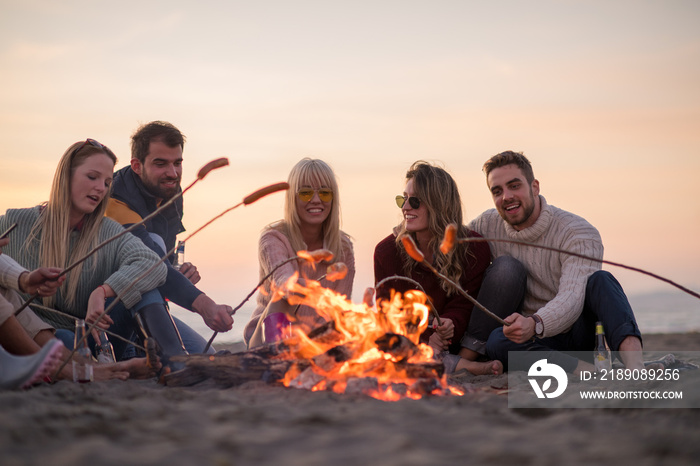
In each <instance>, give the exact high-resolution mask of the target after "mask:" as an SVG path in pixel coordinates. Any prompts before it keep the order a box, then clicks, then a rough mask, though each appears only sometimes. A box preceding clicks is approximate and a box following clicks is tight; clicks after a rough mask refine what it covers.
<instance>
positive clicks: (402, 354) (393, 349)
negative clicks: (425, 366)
mask: <svg viewBox="0 0 700 466" xmlns="http://www.w3.org/2000/svg"><path fill="white" fill-rule="evenodd" d="M374 342H375V343H376V344H377V348H379V349H380V350H381V351H383V352H385V353H387V354H390V355H391V356H392V357H393V358H394V359H395V360H396V361H399V362H401V361H404V360H406V359H409V358H410V357H412V356H415V355H416V354H418V346H417V345H416V344H414V343H413V342H412V341H411V340H409V339H408V338H406V337H405V336H403V335H398V334H396V333H386V334H384V335H383V336H381V337H379V338H377V339H376V340H374Z"/></svg>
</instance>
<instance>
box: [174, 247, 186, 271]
mask: <svg viewBox="0 0 700 466" xmlns="http://www.w3.org/2000/svg"><path fill="white" fill-rule="evenodd" d="M184 263H185V242H184V241H178V242H177V249H175V263H174V264H173V267H175V270H180V267H182V264H184Z"/></svg>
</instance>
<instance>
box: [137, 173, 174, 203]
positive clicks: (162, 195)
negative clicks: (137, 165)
mask: <svg viewBox="0 0 700 466" xmlns="http://www.w3.org/2000/svg"><path fill="white" fill-rule="evenodd" d="M141 181H143V185H144V186H145V188H146V190H147V191H148V192H149V193H151V194H152V195H154V196H155V197H157V198H159V199H163V200H168V199H170V198H172V197H173V196H174V195H176V194H177V193H179V192H180V179H179V178H164V179H163V180H158V181H156V182H155V183H154V182H152V181H151V179H150V178H148V176H144V177H142V178H141ZM160 181H176V182H177V184H176V185H175V186H173V187H172V188H165V187H163V186H161V185H160Z"/></svg>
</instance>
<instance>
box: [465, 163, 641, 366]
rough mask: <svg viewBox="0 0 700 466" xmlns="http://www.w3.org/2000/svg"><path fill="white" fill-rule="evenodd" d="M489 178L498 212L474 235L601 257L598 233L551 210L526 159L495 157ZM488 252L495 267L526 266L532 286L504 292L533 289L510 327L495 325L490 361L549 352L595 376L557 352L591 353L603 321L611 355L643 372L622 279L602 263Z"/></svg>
mask: <svg viewBox="0 0 700 466" xmlns="http://www.w3.org/2000/svg"><path fill="white" fill-rule="evenodd" d="M484 173H485V174H486V179H487V184H488V187H489V190H490V191H491V195H492V196H493V200H494V204H495V206H496V208H495V209H491V210H488V211H486V212H484V213H483V214H481V215H480V216H479V217H477V218H476V219H474V220H473V221H472V222H471V223H470V225H469V228H470V229H473V230H475V231H477V232H478V233H480V234H481V235H482V236H484V237H486V238H493V239H510V240H517V241H524V242H528V243H534V244H537V245H542V246H549V247H553V248H558V249H563V250H566V251H571V252H574V253H578V254H582V255H586V256H589V257H593V258H596V259H602V258H603V243H602V241H601V238H600V234H599V233H598V230H596V229H595V227H593V226H592V225H591V224H590V223H588V222H587V221H586V220H585V219H583V218H581V217H579V216H577V215H574V214H572V213H570V212H566V211H564V210H562V209H559V208H557V207H554V206H552V205H549V204H547V201H546V200H545V198H544V197H543V196H541V195H540V193H539V191H540V190H539V181H538V180H536V179H535V177H534V174H533V171H532V166H531V165H530V162H529V161H528V160H527V158H526V157H525V156H524V155H522V154H521V153H516V152H511V151H508V152H503V153H500V154H498V155H495V156H493V157H492V158H491V159H489V160H488V161H487V162H486V163H485V164H484ZM489 246H490V247H491V254H492V257H493V258H494V260H495V261H496V260H498V258H503V259H508V260H509V261H510V264H511V265H512V264H515V265H516V266H517V267H520V264H522V266H524V270H523V272H522V273H523V274H524V273H526V274H527V279H526V280H524V279H523V280H521V281H520V282H518V283H516V284H512V283H504V284H503V285H504V287H507V288H515V289H516V290H517V288H518V286H521V285H520V284H524V283H525V282H526V283H527V285H526V289H525V290H524V299H523V301H522V308H521V309H520V310H521V312H514V311H516V310H517V306H516V308H511V309H509V310H508V312H506V315H503V317H504V320H505V321H506V322H508V323H509V324H510V325H509V326H503V327H498V328H496V325H497V324H496V323H495V322H494V323H493V324H491V326H492V327H491V329H492V330H493V331H491V332H490V334H489V336H488V340H487V341H486V345H485V350H486V351H485V352H486V354H487V356H488V357H490V358H493V359H498V360H500V361H501V362H502V363H503V365H504V367H505V368H507V358H508V351H550V356H549V357H550V358H551V360H552V361H553V362H555V363H558V364H559V365H560V366H562V367H563V368H564V369H565V370H566V371H567V372H573V373H578V372H579V371H581V370H583V369H585V370H592V366H591V365H590V364H588V363H586V362H583V361H579V360H578V359H575V358H573V357H571V356H568V355H565V354H563V353H559V351H591V350H593V347H594V345H595V322H596V321H602V322H603V326H604V328H605V332H606V338H607V339H608V343H609V345H610V347H611V349H612V350H613V351H620V357H621V359H622V361H623V363H624V364H625V365H626V367H628V368H631V369H634V368H642V367H643V364H644V362H643V360H642V354H641V350H642V345H641V334H640V332H639V328H638V327H637V323H636V321H635V319H634V315H633V313H632V309H631V307H630V305H629V302H628V301H627V297H626V296H625V294H624V291H623V290H622V287H621V286H620V284H619V283H618V282H617V280H615V278H614V277H613V276H612V275H611V274H610V273H608V272H605V271H602V270H600V269H601V263H600V262H597V261H593V260H587V259H582V258H579V257H575V256H572V255H569V254H563V253H558V252H553V251H548V250H544V249H542V248H536V247H532V246H527V245H520V244H513V243H504V242H493V241H490V242H489ZM503 256H510V257H503ZM511 258H514V259H517V261H518V262H519V263H520V264H518V262H516V261H515V260H513V259H511ZM504 292H505V293H512V292H513V290H512V289H506V290H504ZM521 293H522V290H521ZM501 312H503V310H501ZM509 312H512V313H510V314H509V315H508V313H509ZM474 319H476V320H479V319H482V322H481V324H482V325H483V316H474V315H473V319H472V322H470V327H472V323H473V321H474ZM475 327H476V326H475ZM487 334H488V333H487ZM468 338H469V335H467V336H466V337H465V340H463V342H462V344H463V346H464V347H465V349H463V353H462V356H463V357H466V358H468V359H472V358H473V356H474V355H475V354H476V353H473V352H471V350H469V349H467V348H469V347H470V346H469V345H468V344H466V340H467V339H468ZM470 353H471V354H470ZM470 356H471V357H470ZM534 356H535V355H533V357H534ZM539 357H540V358H541V355H540V356H539ZM533 362H534V361H533Z"/></svg>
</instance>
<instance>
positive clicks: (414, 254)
mask: <svg viewBox="0 0 700 466" xmlns="http://www.w3.org/2000/svg"><path fill="white" fill-rule="evenodd" d="M401 242H402V243H403V246H404V248H405V249H406V252H407V253H408V255H409V256H411V258H412V259H413V260H415V261H416V262H420V263H421V264H423V265H425V266H426V267H427V268H428V269H429V270H430V271H431V272H433V273H434V274H435V275H437V276H438V277H440V278H442V279H443V280H445V281H446V282H447V283H449V284H450V285H452V286H453V287H455V289H456V290H457V291H458V292H459V294H461V295H462V296H464V297H465V298H467V299H468V300H469V301H471V303H472V304H473V305H474V307H476V308H478V309H480V310H482V311H484V312H485V313H486V315H488V316H489V317H491V318H492V319H494V320H495V321H497V322H498V323H500V324H501V325H505V326H509V325H510V324H509V323H508V322H506V321H505V320H503V319H501V318H500V317H498V316H497V315H496V314H494V313H493V312H491V311H489V310H488V309H486V308H485V307H484V306H483V305H482V304H481V303H480V302H479V301H477V300H476V299H474V298H472V297H471V296H470V295H469V293H467V292H466V291H464V290H463V289H462V287H461V286H459V283H456V282H455V281H453V280H452V279H451V278H449V277H447V276H445V275H443V274H442V273H440V272H439V271H438V270H437V269H436V268H435V267H433V265H432V264H430V263H429V262H428V261H426V260H425V256H424V255H423V253H422V252H420V250H419V249H418V246H416V243H415V242H414V241H413V238H412V237H411V236H410V235H408V234H404V235H403V236H401Z"/></svg>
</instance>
